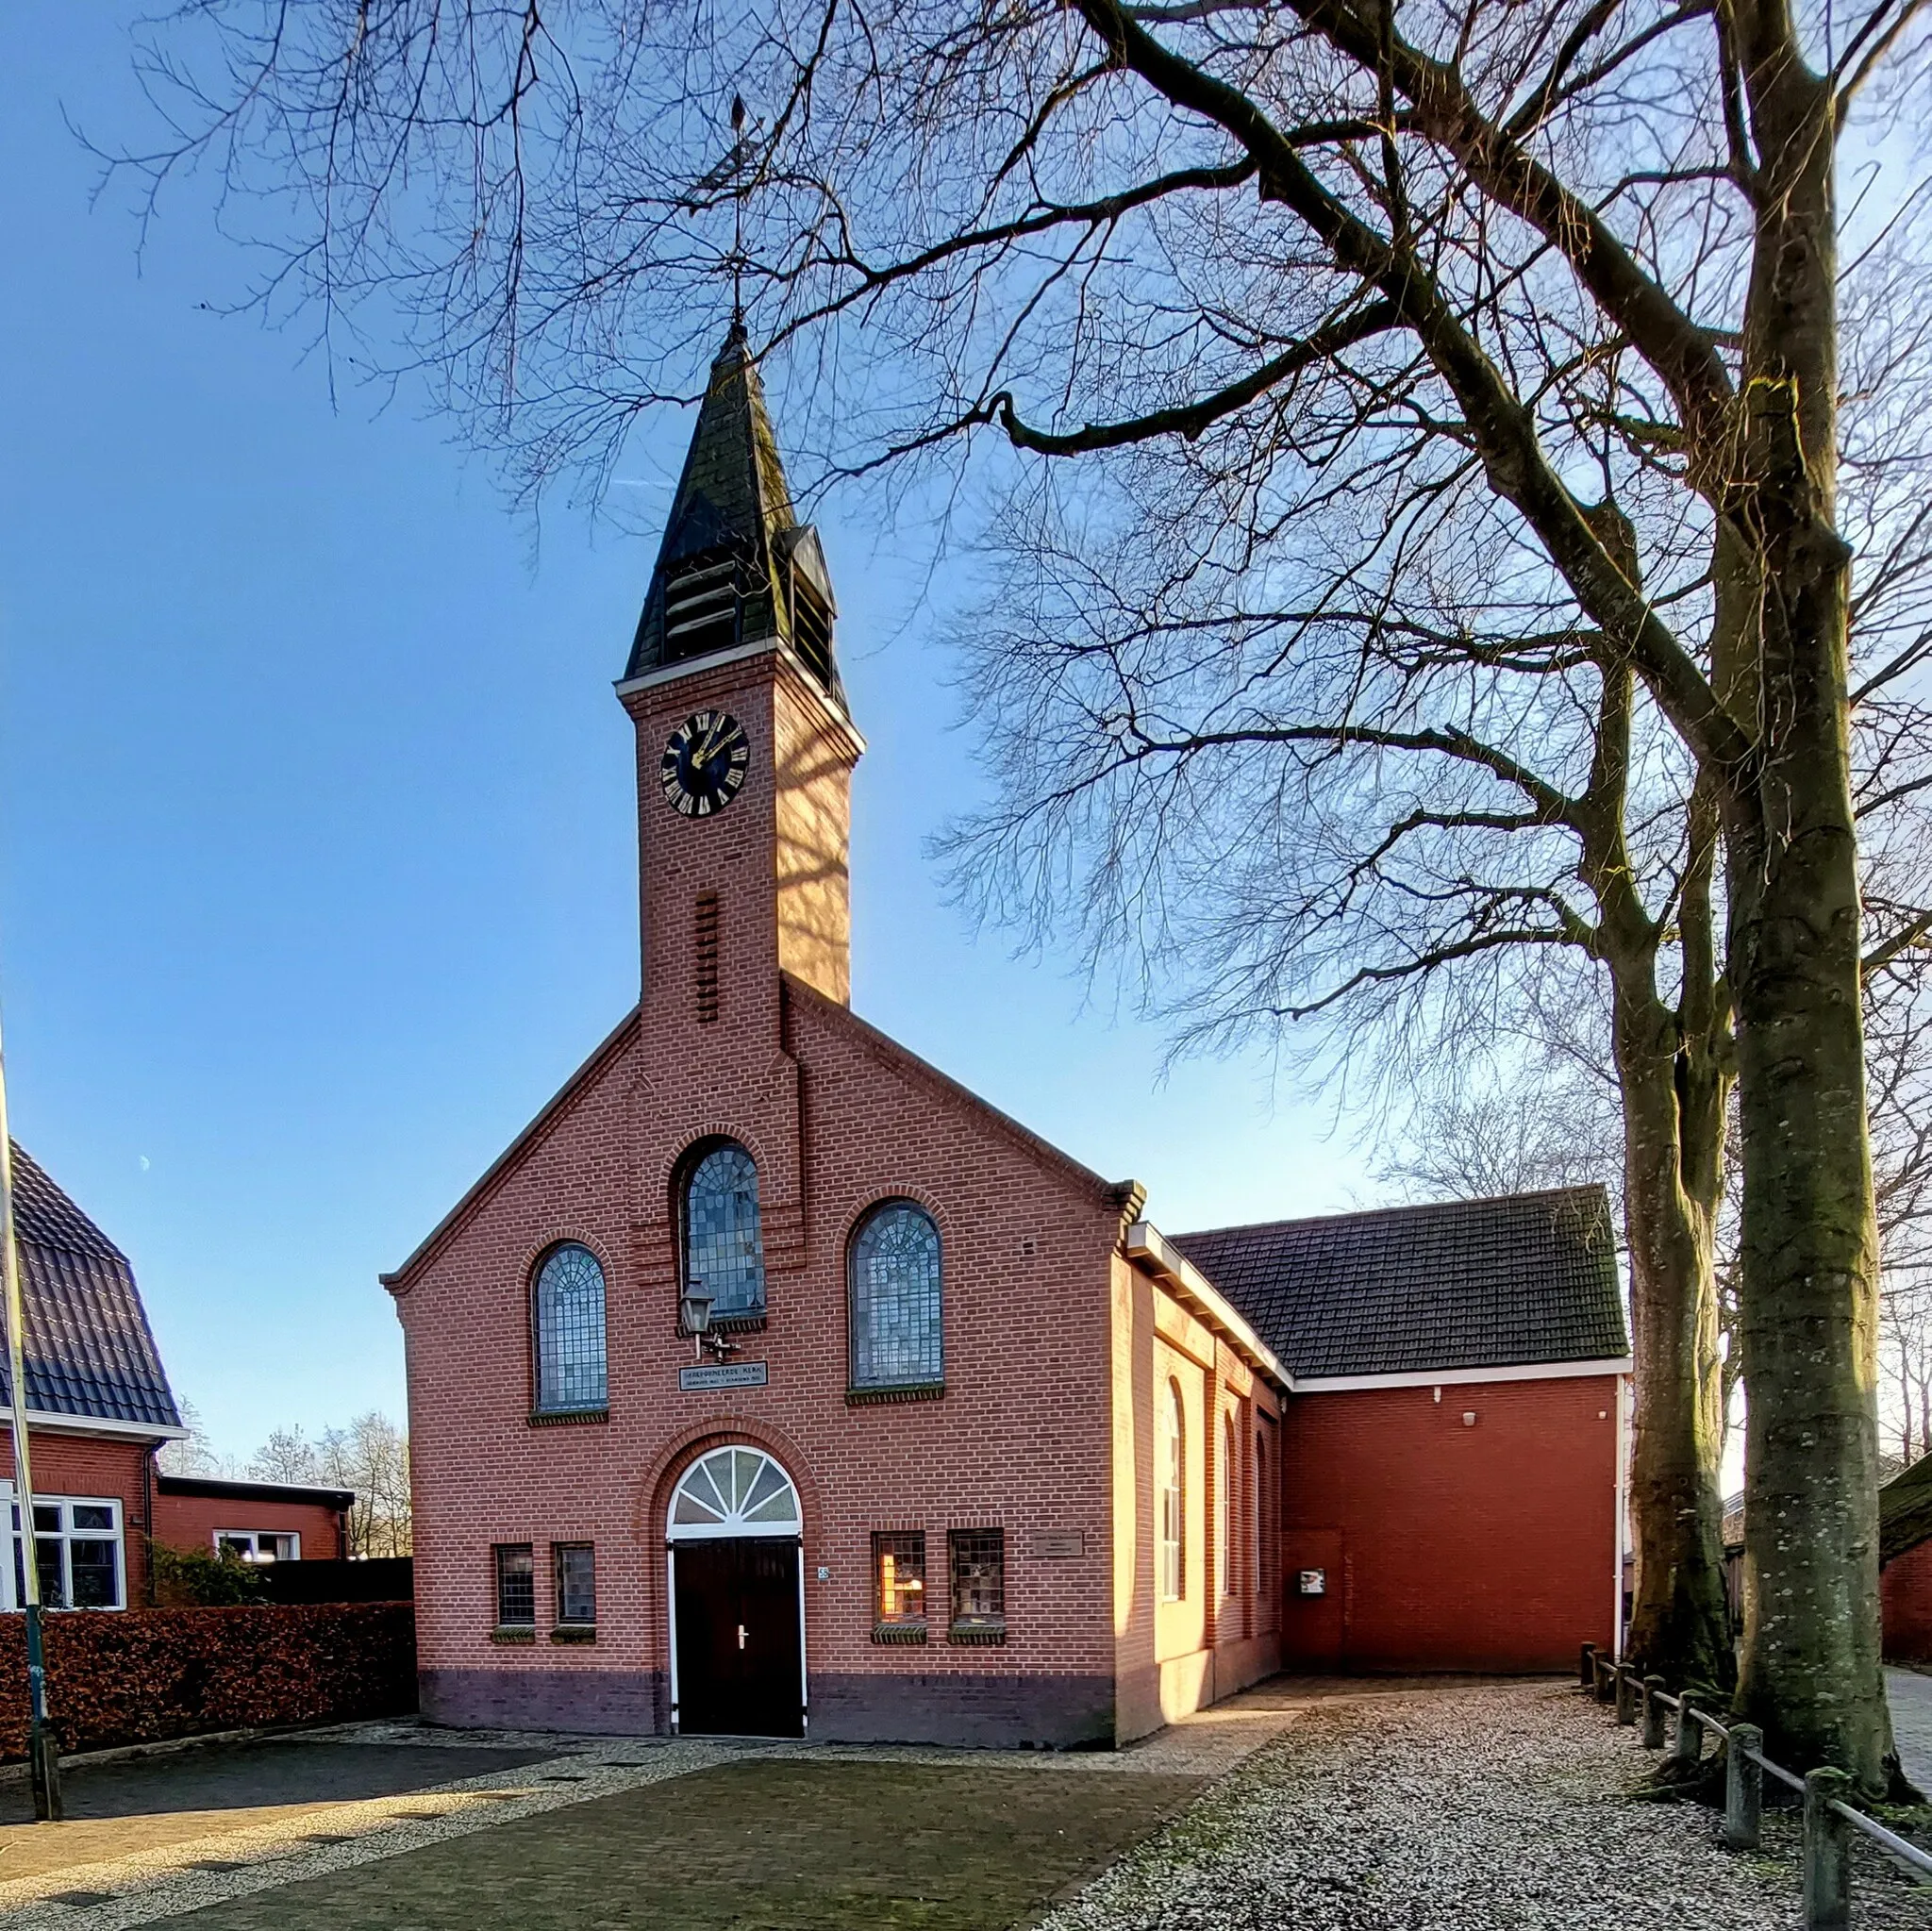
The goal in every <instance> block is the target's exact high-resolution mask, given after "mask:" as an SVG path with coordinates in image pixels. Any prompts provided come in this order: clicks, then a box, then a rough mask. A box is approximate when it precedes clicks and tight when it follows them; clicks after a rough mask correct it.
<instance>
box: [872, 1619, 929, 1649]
mask: <svg viewBox="0 0 1932 1931" xmlns="http://www.w3.org/2000/svg"><path fill="white" fill-rule="evenodd" d="M872 1640H874V1642H876V1643H882V1644H885V1645H887V1646H889V1647H893V1648H903V1647H915V1648H924V1645H925V1624H924V1623H874V1624H873V1626H872Z"/></svg>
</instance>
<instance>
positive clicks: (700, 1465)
mask: <svg viewBox="0 0 1932 1931" xmlns="http://www.w3.org/2000/svg"><path fill="white" fill-rule="evenodd" d="M801 1524H802V1517H801V1515H800V1512H799V1507H798V1490H796V1489H795V1488H794V1487H793V1486H792V1483H791V1476H790V1475H788V1474H787V1473H785V1471H784V1470H783V1469H782V1468H780V1467H779V1466H778V1464H777V1463H776V1462H775V1461H774V1460H773V1459H772V1457H770V1456H769V1455H767V1454H766V1453H765V1452H764V1450H763V1449H760V1448H750V1447H734V1448H714V1449H713V1450H712V1451H711V1452H710V1454H709V1455H706V1456H700V1457H698V1459H697V1460H696V1461H694V1462H692V1463H691V1467H690V1468H688V1469H686V1470H685V1472H684V1473H683V1474H682V1475H681V1476H680V1477H679V1478H678V1483H677V1488H676V1490H675V1493H674V1494H673V1495H672V1497H671V1521H670V1523H669V1529H670V1534H671V1539H672V1540H673V1541H676V1542H682V1541H702V1540H706V1539H707V1538H712V1539H716V1538H722V1537H727V1536H784V1535H790V1536H795V1535H797V1534H798V1532H799V1529H800V1527H801Z"/></svg>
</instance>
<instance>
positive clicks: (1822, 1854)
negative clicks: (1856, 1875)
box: [1577, 1642, 1932, 1931]
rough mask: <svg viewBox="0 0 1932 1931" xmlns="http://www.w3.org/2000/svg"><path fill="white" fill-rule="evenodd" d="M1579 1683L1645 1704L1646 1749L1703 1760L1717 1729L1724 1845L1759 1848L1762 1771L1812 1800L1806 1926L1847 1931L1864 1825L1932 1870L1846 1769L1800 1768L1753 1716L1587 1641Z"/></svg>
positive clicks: (1625, 1716) (1631, 1717)
mask: <svg viewBox="0 0 1932 1931" xmlns="http://www.w3.org/2000/svg"><path fill="white" fill-rule="evenodd" d="M1577 1682H1578V1687H1579V1688H1580V1689H1584V1690H1589V1691H1590V1692H1591V1695H1593V1696H1594V1697H1595V1698H1596V1700H1597V1701H1598V1702H1599V1703H1611V1704H1614V1705H1615V1706H1616V1710H1617V1721H1618V1723H1636V1722H1637V1721H1638V1713H1639V1711H1640V1710H1641V1716H1642V1723H1643V1744H1644V1748H1645V1749H1647V1750H1662V1749H1664V1748H1666V1747H1667V1745H1668V1747H1670V1748H1671V1749H1672V1751H1673V1754H1674V1757H1675V1760H1676V1762H1677V1763H1678V1764H1680V1765H1682V1766H1683V1767H1684V1768H1686V1769H1690V1768H1693V1767H1694V1766H1695V1765H1697V1764H1698V1763H1699V1762H1701V1761H1702V1760H1703V1756H1704V1739H1705V1736H1706V1734H1707V1733H1708V1734H1709V1735H1710V1736H1712V1737H1714V1738H1715V1739H1716V1740H1717V1741H1718V1742H1719V1743H1720V1744H1721V1745H1722V1746H1723V1748H1724V1842H1725V1844H1726V1845H1727V1846H1728V1847H1729V1848H1730V1849H1731V1850H1734V1851H1755V1850H1756V1849H1757V1839H1758V1834H1759V1830H1760V1828H1761V1824H1760V1819H1761V1817H1762V1813H1763V1809H1764V1779H1765V1778H1766V1777H1767V1776H1770V1777H1773V1778H1774V1779H1775V1780H1776V1781H1777V1782H1779V1783H1781V1784H1785V1785H1788V1786H1789V1787H1790V1789H1791V1790H1795V1791H1797V1792H1798V1793H1799V1794H1800V1795H1801V1796H1802V1797H1803V1798H1804V1801H1805V1850H1804V1886H1805V1931H1848V1927H1849V1926H1850V1924H1851V1922H1852V1834H1853V1832H1855V1831H1856V1832H1858V1833H1860V1834H1861V1835H1863V1836H1865V1837H1867V1838H1869V1839H1871V1840H1872V1841H1873V1842H1874V1844H1876V1845H1877V1846H1878V1848H1879V1849H1880V1850H1881V1851H1883V1852H1884V1853H1885V1854H1886V1856H1889V1857H1890V1858H1892V1859H1893V1860H1894V1861H1895V1862H1897V1863H1900V1864H1903V1865H1904V1866H1905V1867H1906V1868H1907V1870H1909V1871H1912V1872H1914V1873H1917V1874H1918V1875H1919V1876H1921V1877H1932V1854H1928V1853H1926V1852H1924V1851H1922V1850H1921V1849H1920V1848H1919V1846H1918V1845H1917V1844H1915V1843H1910V1842H1908V1841H1907V1839H1904V1838H1902V1837H1900V1836H1898V1834H1897V1833H1896V1832H1894V1831H1890V1830H1887V1829H1886V1827H1885V1826H1884V1825H1883V1824H1882V1823H1879V1822H1878V1821H1877V1819H1876V1818H1873V1817H1867V1816H1866V1815H1865V1813H1864V1812H1863V1811H1862V1810H1859V1809H1857V1808H1856V1807H1855V1806H1853V1805H1852V1803H1851V1802H1850V1798H1851V1794H1852V1780H1851V1778H1850V1777H1849V1776H1847V1775H1846V1774H1845V1773H1844V1772H1843V1771H1841V1770H1814V1771H1811V1772H1809V1773H1807V1774H1806V1775H1804V1776H1802V1777H1801V1776H1797V1775H1795V1774H1794V1773H1792V1772H1790V1771H1788V1770H1787V1769H1785V1767H1784V1766H1783V1765H1782V1764H1778V1763H1774V1762H1772V1760H1771V1759H1770V1757H1768V1756H1765V1754H1764V1732H1763V1731H1762V1730H1760V1729H1759V1728H1758V1727H1757V1725H1756V1724H1755V1723H1720V1722H1719V1721H1718V1720H1717V1718H1716V1717H1715V1716H1713V1715H1712V1714H1711V1712H1710V1711H1709V1710H1707V1709H1700V1708H1699V1707H1698V1706H1697V1700H1696V1698H1695V1697H1693V1696H1692V1695H1691V1693H1690V1692H1689V1691H1688V1690H1687V1691H1686V1692H1685V1693H1684V1694H1683V1695H1681V1696H1672V1695H1669V1694H1668V1693H1667V1692H1666V1691H1665V1689H1664V1681H1663V1678H1662V1677H1661V1676H1645V1677H1642V1678H1641V1679H1640V1678H1639V1677H1638V1676H1637V1675H1636V1673H1634V1672H1633V1671H1632V1670H1631V1668H1630V1666H1629V1665H1628V1664H1627V1663H1621V1662H1617V1661H1614V1660H1613V1659H1612V1658H1610V1657H1608V1656H1602V1655H1600V1654H1599V1653H1598V1651H1597V1647H1596V1645H1595V1644H1594V1643H1593V1642H1587V1643H1585V1644H1584V1645H1583V1656H1582V1662H1581V1665H1580V1668H1579V1670H1578V1673H1577ZM1673 1710H1674V1711H1675V1712H1676V1717H1677V1722H1676V1728H1675V1734H1674V1737H1672V1738H1669V1739H1667V1738H1666V1736H1665V1720H1666V1715H1667V1713H1668V1712H1670V1711H1673Z"/></svg>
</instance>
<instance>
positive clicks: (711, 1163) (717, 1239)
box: [679, 1140, 765, 1322]
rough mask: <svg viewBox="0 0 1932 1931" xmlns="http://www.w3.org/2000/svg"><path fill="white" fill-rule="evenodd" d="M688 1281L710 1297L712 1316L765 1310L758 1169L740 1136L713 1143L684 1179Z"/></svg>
mask: <svg viewBox="0 0 1932 1931" xmlns="http://www.w3.org/2000/svg"><path fill="white" fill-rule="evenodd" d="M682 1218H683V1222H684V1225H683V1235H684V1280H683V1282H682V1284H681V1286H680V1290H679V1291H680V1292H683V1291H684V1290H688V1289H691V1288H692V1287H695V1288H697V1289H698V1290H700V1291H702V1292H704V1293H707V1294H708V1295H709V1296H710V1297H711V1320H712V1321H713V1322H718V1321H731V1320H745V1319H749V1318H755V1317H758V1316H760V1315H762V1314H763V1313H764V1311H765V1246H764V1237H763V1235H762V1233H761V1232H760V1230H759V1226H758V1167H757V1165H756V1163H755V1162H754V1161H753V1159H752V1157H751V1156H750V1155H749V1154H748V1153H746V1152H745V1150H744V1149H743V1148H742V1147H741V1146H740V1145H739V1144H738V1142H737V1141H736V1140H724V1141H722V1142H721V1143H720V1144H718V1145H716V1146H713V1147H712V1148H711V1149H710V1150H709V1151H708V1153H706V1154H704V1155H702V1156H701V1157H699V1158H698V1159H697V1160H696V1161H695V1162H694V1163H693V1164H692V1166H691V1171H690V1173H689V1174H687V1175H686V1178H685V1183H684V1203H683V1215H682Z"/></svg>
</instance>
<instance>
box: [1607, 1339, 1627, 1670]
mask: <svg viewBox="0 0 1932 1931" xmlns="http://www.w3.org/2000/svg"><path fill="white" fill-rule="evenodd" d="M1628 1379H1629V1377H1627V1376H1626V1375H1623V1374H1620V1375H1618V1376H1617V1399H1616V1413H1617V1483H1616V1487H1617V1528H1616V1533H1615V1535H1613V1536H1612V1537H1611V1538H1610V1540H1611V1544H1612V1547H1613V1548H1614V1551H1615V1556H1616V1574H1615V1577H1614V1579H1613V1589H1612V1593H1611V1596H1610V1654H1611V1656H1613V1657H1614V1658H1615V1659H1616V1660H1617V1661H1618V1662H1620V1663H1621V1662H1622V1661H1623V1660H1624V1534H1625V1517H1626V1515H1627V1513H1628V1511H1629V1506H1630V1504H1629V1490H1628V1484H1629V1472H1628V1468H1627V1466H1626V1463H1627V1451H1626V1448H1625V1443H1624V1415H1625V1412H1626V1410H1627V1408H1628V1406H1629V1404H1628Z"/></svg>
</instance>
